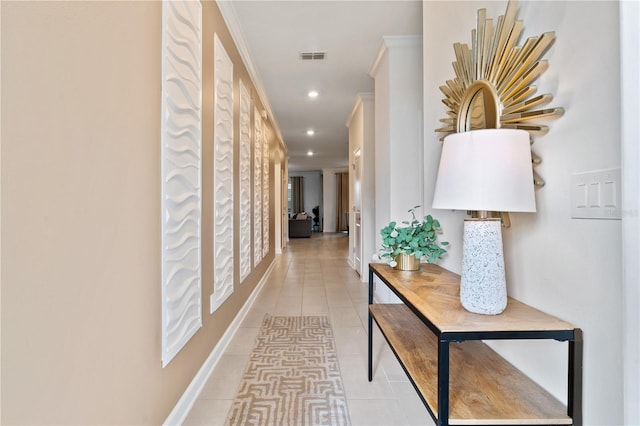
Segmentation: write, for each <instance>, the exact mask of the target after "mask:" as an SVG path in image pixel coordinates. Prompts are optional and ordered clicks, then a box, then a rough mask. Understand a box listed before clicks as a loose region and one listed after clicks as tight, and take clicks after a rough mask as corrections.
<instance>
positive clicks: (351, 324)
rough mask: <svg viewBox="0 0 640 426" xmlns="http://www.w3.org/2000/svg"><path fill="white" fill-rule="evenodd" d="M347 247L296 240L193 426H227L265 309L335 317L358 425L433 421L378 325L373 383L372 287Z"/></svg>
mask: <svg viewBox="0 0 640 426" xmlns="http://www.w3.org/2000/svg"><path fill="white" fill-rule="evenodd" d="M347 250H348V235H347V234H329V233H326V234H323V233H314V234H313V236H312V238H299V239H292V240H290V241H289V245H288V247H287V248H286V249H285V250H284V252H283V254H282V255H280V256H277V257H276V261H275V262H276V265H275V267H274V269H273V271H272V273H271V275H270V276H269V278H268V281H267V282H266V283H265V285H264V287H263V288H262V291H261V292H260V294H259V295H258V297H257V299H256V301H255V302H254V304H253V306H252V307H251V309H250V311H249V313H248V314H247V316H246V317H245V319H244V321H243V322H242V324H241V327H240V328H239V329H238V331H237V332H236V333H235V335H234V337H233V339H232V340H231V342H230V343H229V345H228V346H227V348H226V350H225V352H224V354H223V355H222V357H221V358H220V360H219V361H218V363H217V365H216V367H215V369H214V371H213V372H212V374H211V376H210V378H209V380H208V382H207V384H206V385H205V387H204V389H203V390H202V392H201V394H200V395H199V397H198V399H197V401H196V402H195V404H194V406H193V408H192V409H191V412H190V413H189V416H188V417H187V419H186V421H185V423H184V424H185V425H223V424H224V420H225V419H226V417H227V413H228V411H229V408H230V407H231V403H232V401H233V398H234V396H235V393H236V389H237V386H238V385H239V383H240V378H241V376H242V374H243V372H244V369H245V367H246V365H247V362H248V359H249V354H250V353H251V350H252V348H253V344H254V341H255V338H256V337H257V335H258V330H259V327H260V325H261V324H262V319H263V318H264V316H265V314H271V315H328V316H329V318H330V321H331V326H332V329H333V333H334V338H335V342H336V350H337V352H338V360H339V362H340V370H341V373H342V380H343V384H344V388H345V393H346V396H347V404H348V406H349V412H350V415H351V423H352V424H353V425H354V426H357V425H362V426H374V425H386V426H392V425H432V424H433V421H432V419H431V417H430V416H429V413H428V412H427V410H426V408H424V406H423V404H422V402H421V401H420V399H419V398H418V396H417V395H416V392H415V390H414V389H413V386H412V385H411V383H410V382H409V380H408V379H407V376H406V374H405V373H404V370H402V367H400V364H399V363H398V361H397V360H396V358H395V356H394V355H393V353H392V352H391V350H390V349H389V347H388V345H387V343H386V342H385V341H384V338H383V337H382V335H381V334H380V332H379V331H378V329H377V328H376V327H375V326H374V328H375V334H374V379H373V381H372V382H369V381H368V380H367V328H366V327H367V302H368V301H367V292H368V289H367V284H366V283H363V282H361V281H360V277H359V276H358V275H357V274H356V273H355V271H354V270H353V269H351V268H350V267H349V265H348V264H347V260H346V257H347ZM291 426H294V425H291Z"/></svg>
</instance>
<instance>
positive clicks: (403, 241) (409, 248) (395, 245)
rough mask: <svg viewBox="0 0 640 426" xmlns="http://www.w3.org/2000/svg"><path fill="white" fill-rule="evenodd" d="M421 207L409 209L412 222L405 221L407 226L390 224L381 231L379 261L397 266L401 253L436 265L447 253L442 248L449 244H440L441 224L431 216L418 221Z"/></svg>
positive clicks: (404, 223)
mask: <svg viewBox="0 0 640 426" xmlns="http://www.w3.org/2000/svg"><path fill="white" fill-rule="evenodd" d="M418 207H420V206H415V207H414V208H412V209H409V213H411V217H412V219H411V221H410V222H409V221H403V222H402V224H403V225H405V226H397V223H396V222H389V224H388V225H387V226H385V227H384V228H382V229H381V230H380V235H381V236H382V248H381V249H380V252H379V259H381V260H384V261H385V262H387V263H388V264H389V265H391V266H396V261H395V257H396V256H397V255H398V254H400V253H406V254H413V255H414V256H415V257H416V258H417V259H423V258H425V259H426V261H427V262H429V263H434V262H435V261H436V260H438V259H439V258H440V257H442V255H443V254H444V253H446V252H447V251H446V250H445V249H444V248H443V247H442V246H447V245H449V243H448V242H442V243H440V244H438V241H437V240H438V234H439V233H440V222H438V221H437V220H436V219H434V218H433V217H432V216H431V215H428V216H425V217H424V220H423V221H422V222H421V221H419V220H418V219H416V212H415V210H416V209H417V208H418Z"/></svg>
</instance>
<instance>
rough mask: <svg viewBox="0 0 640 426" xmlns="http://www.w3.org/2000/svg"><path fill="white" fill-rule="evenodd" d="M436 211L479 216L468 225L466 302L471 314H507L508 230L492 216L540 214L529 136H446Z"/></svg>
mask: <svg viewBox="0 0 640 426" xmlns="http://www.w3.org/2000/svg"><path fill="white" fill-rule="evenodd" d="M433 208H434V209H450V210H467V211H477V212H478V217H477V218H467V219H465V220H464V235H463V242H462V246H463V247H462V273H461V280H460V302H461V303H462V306H463V307H464V308H465V309H466V310H468V311H470V312H474V313H478V314H484V315H496V314H500V313H502V311H504V309H505V308H506V307H507V285H506V280H505V272H504V255H503V250H502V225H501V220H500V219H498V218H490V217H489V215H488V212H535V211H536V202H535V195H534V184H533V171H532V168H531V147H530V142H529V133H528V132H526V131H524V130H516V129H483V130H472V131H469V132H463V133H455V134H451V135H449V136H447V137H445V138H444V144H443V146H442V156H441V157H440V167H439V169H438V177H437V181H436V187H435V192H434V195H433Z"/></svg>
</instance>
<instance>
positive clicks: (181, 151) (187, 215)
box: [161, 1, 202, 367]
mask: <svg viewBox="0 0 640 426" xmlns="http://www.w3.org/2000/svg"><path fill="white" fill-rule="evenodd" d="M161 120H162V130H161V143H162V148H161V150H162V154H161V156H162V365H163V367H164V366H166V365H167V364H168V363H169V361H171V360H172V359H173V357H174V356H175V355H176V354H177V353H178V351H180V349H182V347H183V346H184V345H185V344H186V343H187V341H189V339H190V338H191V337H192V336H193V335H194V334H195V333H196V331H197V330H198V329H199V328H200V327H202V296H201V280H202V278H201V264H200V252H201V216H200V215H201V210H202V181H201V176H202V173H201V170H202V6H201V4H200V2H190V1H174V2H164V3H163V6H162V119H161Z"/></svg>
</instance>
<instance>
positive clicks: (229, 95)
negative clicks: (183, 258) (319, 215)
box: [211, 34, 233, 312]
mask: <svg viewBox="0 0 640 426" xmlns="http://www.w3.org/2000/svg"><path fill="white" fill-rule="evenodd" d="M213 39H214V40H213V61H214V69H213V79H214V87H213V102H214V107H213V120H214V121H213V122H214V129H213V188H214V189H213V294H212V295H211V312H214V311H215V310H216V309H218V308H219V307H220V305H222V303H224V301H225V300H227V298H228V297H229V296H230V295H231V294H232V293H233V62H231V59H230V58H229V55H227V52H226V51H225V49H224V46H222V43H221V42H220V39H219V38H218V35H217V34H214V37H213Z"/></svg>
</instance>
